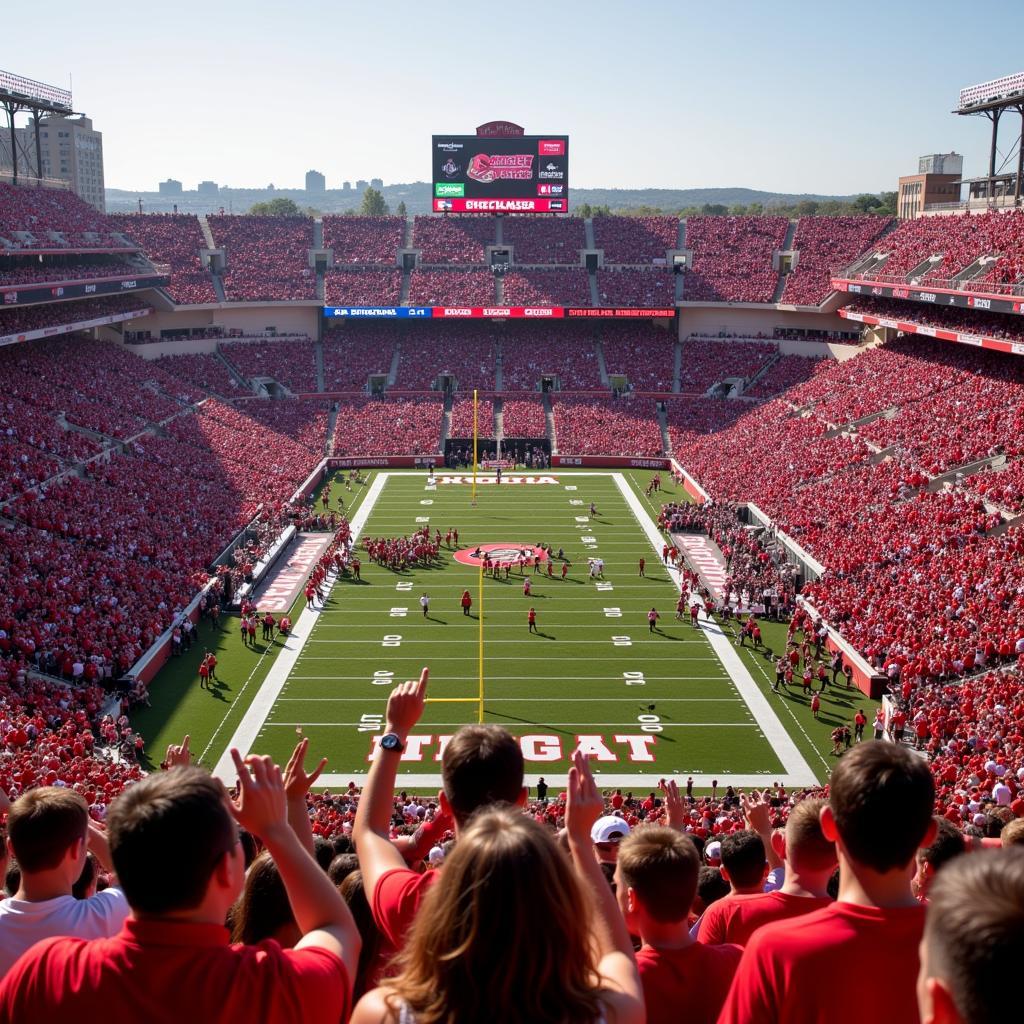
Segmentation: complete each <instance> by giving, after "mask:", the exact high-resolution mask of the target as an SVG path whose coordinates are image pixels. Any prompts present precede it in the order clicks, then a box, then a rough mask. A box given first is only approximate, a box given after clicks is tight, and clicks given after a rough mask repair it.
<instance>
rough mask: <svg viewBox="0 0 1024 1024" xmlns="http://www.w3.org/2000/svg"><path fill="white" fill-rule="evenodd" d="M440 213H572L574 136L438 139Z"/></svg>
mask: <svg viewBox="0 0 1024 1024" xmlns="http://www.w3.org/2000/svg"><path fill="white" fill-rule="evenodd" d="M431 142H432V144H431V150H432V157H433V163H432V166H433V175H432V178H431V180H432V182H433V187H434V195H433V200H434V212H435V213H568V212H569V136H568V135H520V136H518V137H513V138H486V137H480V136H477V135H434V136H433V137H432V140H431Z"/></svg>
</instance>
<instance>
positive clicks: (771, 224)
mask: <svg viewBox="0 0 1024 1024" xmlns="http://www.w3.org/2000/svg"><path fill="white" fill-rule="evenodd" d="M788 227H789V222H788V221H787V220H786V218H785V217H690V218H688V219H687V221H686V248H687V249H689V250H691V251H692V253H693V262H692V264H691V266H690V268H689V270H688V271H687V273H686V277H685V279H684V281H683V298H684V299H685V300H687V301H705V302H771V301H772V296H773V295H774V294H775V288H776V285H777V284H778V279H779V275H778V271H777V270H776V269H774V268H773V267H772V256H773V254H774V253H775V252H776V251H777V250H780V249H781V248H782V246H783V244H784V242H785V240H786V231H787V229H788Z"/></svg>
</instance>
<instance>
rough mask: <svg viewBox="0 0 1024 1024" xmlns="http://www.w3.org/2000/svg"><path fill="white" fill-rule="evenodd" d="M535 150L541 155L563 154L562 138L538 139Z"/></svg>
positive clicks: (563, 144) (563, 143)
mask: <svg viewBox="0 0 1024 1024" xmlns="http://www.w3.org/2000/svg"><path fill="white" fill-rule="evenodd" d="M537 152H538V153H539V154H540V155H541V156H565V142H564V141H563V140H562V139H539V140H538V141H537Z"/></svg>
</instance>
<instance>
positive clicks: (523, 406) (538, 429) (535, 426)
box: [501, 397, 548, 438]
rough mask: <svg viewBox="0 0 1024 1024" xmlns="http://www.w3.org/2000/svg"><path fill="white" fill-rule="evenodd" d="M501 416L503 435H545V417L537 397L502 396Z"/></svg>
mask: <svg viewBox="0 0 1024 1024" xmlns="http://www.w3.org/2000/svg"><path fill="white" fill-rule="evenodd" d="M501 418H502V424H503V425H504V430H505V437H526V438H542V437H545V436H547V432H548V428H547V417H546V416H545V415H544V406H543V404H542V403H541V400H540V399H539V398H508V397H506V398H504V399H503V401H502V403H501Z"/></svg>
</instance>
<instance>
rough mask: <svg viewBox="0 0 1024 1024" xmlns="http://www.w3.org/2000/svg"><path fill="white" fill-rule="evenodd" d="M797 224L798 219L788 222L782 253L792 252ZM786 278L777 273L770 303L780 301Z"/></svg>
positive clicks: (786, 275) (785, 275) (784, 275)
mask: <svg viewBox="0 0 1024 1024" xmlns="http://www.w3.org/2000/svg"><path fill="white" fill-rule="evenodd" d="M799 223H800V221H799V220H798V219H793V220H791V221H790V222H789V226H788V227H787V228H786V240H785V241H784V242H783V243H782V251H783V252H790V251H791V250H792V248H793V239H794V238H795V237H796V229H797V225H798V224H799ZM780 266H781V260H780ZM788 276H789V275H788V274H783V273H782V272H781V271H780V272H779V279H778V280H777V281H776V282H775V291H774V292H773V293H772V302H781V301H782V293H783V292H784V291H785V290H786V279H787V277H788Z"/></svg>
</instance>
